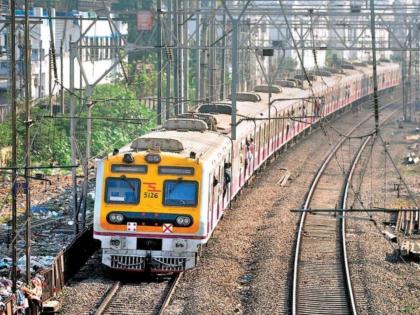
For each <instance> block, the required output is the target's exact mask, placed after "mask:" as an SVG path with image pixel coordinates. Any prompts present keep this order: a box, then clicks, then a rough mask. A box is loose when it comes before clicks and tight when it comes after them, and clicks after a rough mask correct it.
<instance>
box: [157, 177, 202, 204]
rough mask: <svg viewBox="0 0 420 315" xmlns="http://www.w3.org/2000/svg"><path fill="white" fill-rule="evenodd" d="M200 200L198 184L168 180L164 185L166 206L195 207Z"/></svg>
mask: <svg viewBox="0 0 420 315" xmlns="http://www.w3.org/2000/svg"><path fill="white" fill-rule="evenodd" d="M197 199H198V183H197V182H195V181H185V180H182V179H179V180H166V181H165V182H164V184H163V204H164V205H165V206H178V207H195V206H196V205H197Z"/></svg>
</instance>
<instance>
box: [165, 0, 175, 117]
mask: <svg viewBox="0 0 420 315" xmlns="http://www.w3.org/2000/svg"><path fill="white" fill-rule="evenodd" d="M168 11H169V12H171V11H172V0H168ZM166 23H167V28H166V29H165V31H166V41H167V42H166V45H168V46H170V45H171V42H172V19H171V14H170V13H168V19H167V21H166ZM168 49H170V48H168ZM172 58H173V56H172ZM171 62H172V60H171V59H170V58H169V55H168V54H166V69H165V71H166V92H165V95H166V117H165V118H166V119H168V118H171V111H172V110H171V107H172V103H171Z"/></svg>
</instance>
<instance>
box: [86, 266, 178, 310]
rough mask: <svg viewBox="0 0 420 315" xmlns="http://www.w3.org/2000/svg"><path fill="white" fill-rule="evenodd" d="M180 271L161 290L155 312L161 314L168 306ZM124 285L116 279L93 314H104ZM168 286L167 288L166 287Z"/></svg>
mask: <svg viewBox="0 0 420 315" xmlns="http://www.w3.org/2000/svg"><path fill="white" fill-rule="evenodd" d="M182 274H183V273H182V272H181V273H179V274H176V275H174V276H173V277H172V279H170V280H169V281H168V286H167V287H166V288H165V290H163V295H162V297H161V298H160V299H159V301H157V303H160V302H161V303H160V304H159V305H158V306H157V307H156V310H157V312H156V313H157V314H159V315H163V314H164V312H165V310H166V308H167V307H168V305H169V303H170V302H171V299H172V296H173V294H174V292H175V290H176V288H177V286H178V283H179V280H180V279H181V277H182ZM123 286H124V284H123V283H121V282H120V281H116V282H115V283H114V284H113V285H112V286H111V287H110V288H109V289H108V290H107V291H106V292H105V294H104V296H103V298H102V300H101V301H100V304H99V306H98V307H97V308H96V309H95V311H94V312H92V313H93V314H95V315H103V314H106V313H107V311H108V309H109V308H110V307H111V303H112V301H113V300H114V298H115V297H116V296H117V294H118V292H119V291H120V290H121V288H122V287H123ZM168 287H169V289H168Z"/></svg>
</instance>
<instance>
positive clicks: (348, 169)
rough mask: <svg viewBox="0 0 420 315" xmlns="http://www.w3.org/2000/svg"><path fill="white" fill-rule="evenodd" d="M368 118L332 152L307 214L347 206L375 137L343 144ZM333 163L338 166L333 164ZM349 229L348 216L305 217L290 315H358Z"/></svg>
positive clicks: (314, 185) (312, 191)
mask: <svg viewBox="0 0 420 315" xmlns="http://www.w3.org/2000/svg"><path fill="white" fill-rule="evenodd" d="M394 113H395V111H394V112H392V113H391V114H390V115H388V116H387V117H386V118H385V119H384V120H383V121H382V123H384V122H385V121H387V120H388V119H389V118H390V117H392V116H393V114H394ZM370 118H371V116H369V117H368V118H366V119H365V120H363V121H362V122H360V123H359V124H357V125H356V126H355V127H354V128H352V129H351V130H350V131H349V132H348V133H347V134H346V136H345V137H342V138H341V140H340V141H339V142H338V143H337V144H336V145H335V146H334V147H333V148H332V150H331V151H330V152H329V154H328V155H327V157H326V158H325V159H324V161H323V163H322V165H321V167H320V168H319V169H318V172H317V174H316V175H315V177H314V179H313V181H312V183H311V186H310V188H309V190H308V193H307V195H306V198H305V202H304V206H303V209H305V210H307V209H310V208H334V206H336V207H337V206H338V207H339V208H344V207H345V206H346V200H347V195H348V192H349V189H350V187H351V186H350V183H351V179H352V175H353V172H354V170H355V167H356V165H357V163H358V161H359V159H360V156H361V154H362V152H363V150H364V148H365V147H366V145H367V144H368V143H369V141H370V140H371V138H372V136H367V137H365V138H363V140H362V139H360V140H352V141H353V142H355V141H357V142H358V144H359V146H358V149H357V150H354V148H353V146H354V144H353V146H352V145H350V141H349V145H348V146H346V145H344V143H345V142H346V140H347V136H350V135H352V134H353V133H354V132H355V131H356V130H357V129H358V128H360V126H362V125H363V124H364V123H366V122H367V121H368V120H369V119H370ZM339 151H340V153H341V155H342V157H344V156H345V157H351V156H353V157H354V158H353V159H352V160H350V159H344V158H343V159H341V160H340V159H339V158H338V152H339ZM333 158H335V159H336V163H331V161H332V160H333ZM340 173H341V174H340ZM344 174H346V176H345V180H344V183H343V180H342V175H344ZM345 226H346V222H345V216H344V215H343V216H339V217H338V218H336V217H333V216H331V215H320V214H317V215H314V214H310V213H309V212H303V213H302V215H301V219H300V224H299V229H298V233H297V238H296V247H295V259H294V264H293V279H292V314H357V309H356V302H355V298H354V295H353V288H352V284H351V278H350V270H349V267H348V260H347V250H346V229H345Z"/></svg>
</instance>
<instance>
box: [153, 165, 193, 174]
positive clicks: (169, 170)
mask: <svg viewBox="0 0 420 315" xmlns="http://www.w3.org/2000/svg"><path fill="white" fill-rule="evenodd" d="M158 173H159V175H194V168H193V167H179V166H159V169H158Z"/></svg>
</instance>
